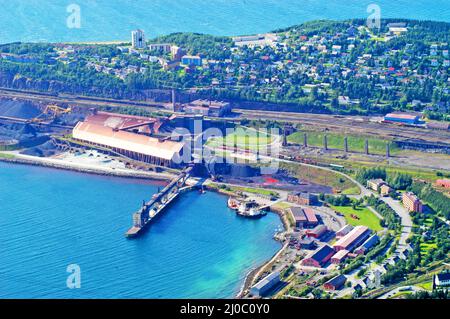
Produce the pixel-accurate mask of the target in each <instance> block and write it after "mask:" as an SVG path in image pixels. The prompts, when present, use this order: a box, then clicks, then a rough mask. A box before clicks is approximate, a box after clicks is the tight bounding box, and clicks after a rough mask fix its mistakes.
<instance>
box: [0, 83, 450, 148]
mask: <svg viewBox="0 0 450 319" xmlns="http://www.w3.org/2000/svg"><path fill="white" fill-rule="evenodd" d="M1 97H5V98H12V99H24V100H31V101H36V102H40V103H42V102H44V103H56V104H66V105H70V106H76V107H85V108H93V107H102V106H103V107H106V106H107V107H113V108H120V107H129V106H133V107H138V108H143V109H145V110H147V111H153V112H157V111H159V112H165V113H168V114H173V112H171V111H170V110H168V109H167V106H168V105H169V104H170V103H151V102H138V101H127V100H120V101H119V100H113V99H105V98H97V97H84V96H83V97H80V96H70V95H66V94H58V95H57V94H49V93H41V92H25V91H21V90H15V89H5V88H0V98H1ZM233 111H234V112H237V113H240V119H243V118H245V119H264V120H278V121H285V122H291V123H301V124H305V125H309V126H312V127H318V128H322V129H330V130H335V131H338V132H339V131H341V132H343V133H346V134H351V133H354V134H360V135H369V136H370V135H373V136H377V137H379V138H384V139H389V140H396V139H400V140H404V139H421V140H424V141H428V142H434V143H447V144H450V132H448V131H437V130H436V131H435V130H428V129H423V128H414V127H406V126H395V125H392V124H382V123H377V122H374V121H371V120H370V117H366V116H339V115H329V114H312V113H290V112H273V111H261V110H248V109H233ZM236 119H239V118H230V120H233V121H235V120H236ZM222 120H224V119H223V118H222Z"/></svg>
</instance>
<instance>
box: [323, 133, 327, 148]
mask: <svg viewBox="0 0 450 319" xmlns="http://www.w3.org/2000/svg"><path fill="white" fill-rule="evenodd" d="M323 149H324V150H325V151H328V136H327V135H324V136H323Z"/></svg>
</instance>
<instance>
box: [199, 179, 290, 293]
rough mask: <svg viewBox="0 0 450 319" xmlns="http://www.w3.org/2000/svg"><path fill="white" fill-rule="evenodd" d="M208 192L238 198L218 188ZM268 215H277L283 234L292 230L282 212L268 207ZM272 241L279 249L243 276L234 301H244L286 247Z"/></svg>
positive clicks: (209, 189)
mask: <svg viewBox="0 0 450 319" xmlns="http://www.w3.org/2000/svg"><path fill="white" fill-rule="evenodd" d="M206 189H207V190H208V191H214V192H217V193H219V194H222V195H226V196H230V197H238V195H236V194H234V193H231V192H228V191H225V190H223V189H220V188H214V187H208V186H207V187H206ZM270 213H272V214H276V215H278V217H279V218H280V221H281V223H282V224H283V232H284V233H287V232H290V231H291V230H292V228H291V226H290V224H289V220H288V219H287V217H286V215H285V214H284V212H283V211H282V210H279V209H276V208H275V209H274V208H273V207H270ZM273 240H275V241H278V242H279V243H280V244H281V247H280V249H279V250H278V251H277V252H276V253H275V254H274V255H273V256H272V257H271V258H270V259H269V260H267V261H265V262H264V263H262V264H261V265H260V266H257V267H255V268H253V269H252V270H251V271H250V272H248V273H247V275H246V276H245V279H244V282H243V283H242V285H241V288H240V290H239V292H238V293H237V294H236V295H235V297H234V298H235V299H244V297H245V295H247V294H248V291H249V290H250V288H251V287H252V286H253V285H254V284H255V281H256V280H257V279H258V278H259V277H260V276H261V274H262V273H263V272H264V271H265V270H266V269H267V267H269V266H270V265H271V264H272V263H273V262H274V261H275V260H276V259H277V258H278V257H279V256H280V255H281V254H282V253H283V252H284V250H285V249H286V248H287V247H288V243H285V244H283V243H282V242H281V241H280V240H278V239H275V238H273Z"/></svg>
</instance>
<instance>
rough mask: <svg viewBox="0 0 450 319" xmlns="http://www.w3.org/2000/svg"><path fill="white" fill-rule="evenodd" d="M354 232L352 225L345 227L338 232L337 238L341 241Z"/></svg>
mask: <svg viewBox="0 0 450 319" xmlns="http://www.w3.org/2000/svg"><path fill="white" fill-rule="evenodd" d="M352 230H353V226H352V225H345V226H344V227H342V228H341V229H339V230H338V231H337V232H336V238H338V239H339V238H341V237H344V236H345V235H347V234H348V233H349V232H351V231H352Z"/></svg>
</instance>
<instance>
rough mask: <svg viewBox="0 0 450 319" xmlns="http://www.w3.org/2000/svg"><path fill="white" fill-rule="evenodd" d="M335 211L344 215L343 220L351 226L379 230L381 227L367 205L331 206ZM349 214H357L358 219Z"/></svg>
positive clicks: (378, 220)
mask: <svg viewBox="0 0 450 319" xmlns="http://www.w3.org/2000/svg"><path fill="white" fill-rule="evenodd" d="M330 207H331V208H332V209H334V210H335V211H337V212H340V213H342V214H343V215H344V216H345V220H346V221H347V223H349V224H350V225H352V226H359V225H362V226H367V227H368V228H370V229H371V230H373V231H376V232H377V231H380V230H382V229H383V227H381V225H380V219H379V218H378V217H377V216H376V215H375V214H374V213H372V212H371V211H370V210H369V209H368V208H367V207H358V208H357V209H353V207H352V206H331V205H330ZM351 215H355V216H358V217H359V219H355V218H353V217H352V216H351Z"/></svg>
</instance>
